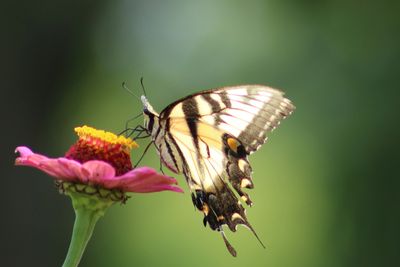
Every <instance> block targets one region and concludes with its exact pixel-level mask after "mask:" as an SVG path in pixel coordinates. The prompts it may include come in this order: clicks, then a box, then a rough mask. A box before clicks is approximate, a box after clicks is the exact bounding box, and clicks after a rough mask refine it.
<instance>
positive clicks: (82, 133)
mask: <svg viewBox="0 0 400 267" xmlns="http://www.w3.org/2000/svg"><path fill="white" fill-rule="evenodd" d="M74 130H75V132H76V134H77V135H78V136H79V138H83V139H85V138H87V137H93V138H98V139H100V140H102V141H105V142H107V143H110V144H118V145H122V146H125V147H126V148H129V149H132V148H136V147H139V145H138V144H137V143H136V142H135V141H133V140H132V139H131V138H127V137H125V136H122V135H119V136H117V135H116V134H113V133H111V132H106V131H103V130H97V129H95V128H92V127H89V126H86V125H84V126H82V127H76V128H75V129H74Z"/></svg>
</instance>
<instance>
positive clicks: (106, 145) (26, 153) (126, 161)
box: [15, 126, 183, 200]
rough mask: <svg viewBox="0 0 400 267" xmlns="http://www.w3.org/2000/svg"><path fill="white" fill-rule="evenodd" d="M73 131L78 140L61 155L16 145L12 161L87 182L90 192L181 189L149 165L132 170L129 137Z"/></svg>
mask: <svg viewBox="0 0 400 267" xmlns="http://www.w3.org/2000/svg"><path fill="white" fill-rule="evenodd" d="M75 131H76V132H77V133H78V135H79V140H78V141H77V142H76V143H75V144H74V145H73V146H72V147H71V148H70V149H69V151H68V152H67V153H66V156H65V157H59V158H49V157H46V156H43V155H40V154H36V153H34V152H32V151H31V150H30V149H29V148H27V147H25V146H19V147H17V148H16V152H18V153H19V154H20V156H19V157H18V158H17V159H16V160H15V164H16V165H19V166H30V167H34V168H37V169H39V170H41V171H43V172H45V173H47V174H49V175H50V176H52V177H53V178H55V179H56V180H58V181H61V182H62V183H65V182H66V183H71V184H82V185H88V186H90V188H92V189H91V190H92V191H93V189H94V191H95V190H96V189H108V190H112V191H120V193H122V194H124V193H125V192H135V193H150V192H159V191H164V190H169V191H174V192H183V191H182V189H181V188H179V187H177V186H176V184H177V181H176V180H175V179H174V178H171V177H168V176H165V175H161V174H158V173H157V172H156V171H155V170H154V169H151V168H149V167H140V168H136V169H132V164H131V161H130V155H129V153H130V149H131V148H133V147H136V146H137V144H136V143H135V142H134V141H132V140H131V139H129V138H125V137H122V136H116V135H114V134H112V133H109V132H104V131H101V130H96V129H93V128H90V127H87V126H84V127H77V128H75ZM82 188H84V187H82ZM63 189H64V188H63ZM75 190H77V189H76V188H75ZM82 190H83V189H82ZM78 191H79V190H78ZM83 191H84V190H83ZM84 192H86V191H84ZM125 199H126V198H125ZM119 200H122V199H119Z"/></svg>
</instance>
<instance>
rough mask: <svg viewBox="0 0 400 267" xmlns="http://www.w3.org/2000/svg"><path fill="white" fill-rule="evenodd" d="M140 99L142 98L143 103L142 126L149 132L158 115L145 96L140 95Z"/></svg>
mask: <svg viewBox="0 0 400 267" xmlns="http://www.w3.org/2000/svg"><path fill="white" fill-rule="evenodd" d="M140 100H142V104H143V115H144V127H145V128H147V129H148V130H149V132H151V131H152V129H153V126H154V121H155V118H157V117H158V113H157V112H156V111H155V110H154V108H153V107H152V106H151V105H150V103H149V101H148V100H147V98H146V96H144V95H142V96H141V97H140Z"/></svg>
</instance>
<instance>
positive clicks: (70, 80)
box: [0, 0, 400, 267]
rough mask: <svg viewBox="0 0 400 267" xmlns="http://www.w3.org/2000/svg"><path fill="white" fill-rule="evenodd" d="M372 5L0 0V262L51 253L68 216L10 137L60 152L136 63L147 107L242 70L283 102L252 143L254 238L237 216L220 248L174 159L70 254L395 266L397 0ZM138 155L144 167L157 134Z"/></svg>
mask: <svg viewBox="0 0 400 267" xmlns="http://www.w3.org/2000/svg"><path fill="white" fill-rule="evenodd" d="M379 3H380V4H376V1H362V2H359V1H333V0H332V1H329V0H326V1H277V0H275V1H161V0H160V1H144V0H142V1H76V0H69V1H40V2H37V1H15V2H12V3H11V2H10V3H5V2H4V3H3V5H2V6H3V8H2V12H3V13H4V14H3V15H2V16H0V20H1V28H2V31H1V32H2V41H1V42H0V53H1V63H0V67H1V75H2V78H1V90H2V91H1V98H0V101H1V103H0V111H1V112H0V114H1V125H2V129H3V130H2V131H1V132H2V138H1V141H0V151H1V157H0V159H1V160H0V164H1V169H0V171H1V178H2V186H1V191H2V193H1V203H2V209H1V213H0V214H1V215H0V216H1V220H0V222H1V228H0V229H1V230H0V231H1V242H0V253H1V255H0V258H1V262H2V266H61V264H62V262H63V260H64V257H65V255H66V252H67V249H68V245H69V241H70V235H71V231H72V226H73V221H74V213H73V209H72V207H71V203H70V200H69V199H68V198H67V197H64V196H62V195H60V194H58V192H57V190H56V189H55V187H54V185H53V181H52V179H51V178H49V177H47V176H46V175H44V174H43V173H41V172H39V171H37V170H34V169H29V168H22V167H21V168H16V167H14V166H13V164H14V159H15V155H14V154H13V151H14V149H15V147H16V146H18V145H28V146H29V147H31V148H32V149H33V150H34V151H37V152H40V153H43V154H46V155H49V156H53V157H56V156H60V155H63V153H64V152H65V151H66V150H67V149H68V148H69V146H70V145H71V144H72V143H73V142H74V141H75V140H76V137H75V134H74V132H73V128H74V127H75V126H78V125H84V124H87V125H90V126H94V127H96V128H100V129H106V130H110V131H113V132H120V131H121V130H123V128H124V125H125V122H126V121H127V120H128V119H129V118H132V117H133V116H135V115H137V114H138V113H139V112H140V110H141V103H140V102H139V100H138V99H136V98H135V97H133V96H132V95H130V94H129V93H128V92H127V91H125V90H124V89H122V87H121V83H122V82H123V81H125V82H127V84H128V87H129V88H130V89H131V90H132V91H134V92H135V93H136V94H141V87H140V82H139V80H140V77H142V76H144V83H145V87H146V90H147V94H148V98H149V99H150V101H151V103H152V104H153V106H154V107H155V108H156V109H157V110H158V111H161V110H162V109H163V108H164V107H165V106H167V105H168V104H169V103H170V102H172V101H174V100H176V99H178V98H180V97H183V96H186V95H188V94H191V93H194V92H197V91H199V90H203V89H208V88H215V87H220V86H226V85H236V84H249V83H258V84H266V85H270V86H272V87H275V88H279V89H282V90H284V91H285V92H286V94H287V96H288V97H289V98H290V99H291V100H292V101H293V102H294V103H295V105H296V106H297V110H296V111H295V112H294V114H293V115H292V116H291V117H289V118H288V119H287V120H285V121H284V122H283V123H282V124H281V126H280V127H279V128H278V129H277V130H276V131H274V132H273V133H272V134H271V135H270V139H269V141H268V143H267V144H266V145H265V146H264V147H263V148H262V149H261V150H260V151H258V152H257V153H255V154H253V155H252V156H251V162H252V165H253V169H254V177H253V178H254V182H255V189H253V190H251V192H250V195H251V197H252V199H253V201H254V202H255V205H254V207H252V208H249V209H248V211H247V214H248V218H249V220H250V222H251V223H252V224H253V226H254V228H255V229H256V231H257V232H258V234H259V236H260V237H261V239H262V240H263V241H264V243H265V244H266V246H267V248H266V249H263V248H262V247H261V246H260V245H259V243H258V242H257V240H256V239H255V238H254V236H253V235H252V234H251V233H250V232H249V231H248V230H246V229H245V228H242V227H240V228H239V229H238V232H236V233H234V234H233V233H230V232H229V233H227V235H228V238H229V240H230V241H231V243H232V244H233V245H234V247H235V248H236V249H237V251H238V257H237V258H232V257H231V256H230V254H229V253H228V252H227V250H226V248H225V246H224V244H223V241H222V239H221V237H220V235H219V234H218V233H216V232H213V231H211V230H210V229H209V228H204V227H203V225H202V215H201V214H200V213H199V212H197V211H194V208H193V205H192V203H191V199H190V194H189V192H188V189H187V186H186V184H185V182H184V178H183V176H182V175H180V176H176V178H178V180H179V182H180V185H181V186H182V187H183V188H184V189H185V191H186V193H185V194H173V193H170V192H163V193H159V194H148V195H134V196H132V198H131V199H130V200H129V201H128V202H127V204H126V205H124V206H121V205H115V206H114V207H112V208H111V209H110V210H109V212H108V213H107V214H106V216H105V217H103V218H102V219H101V220H100V221H99V223H98V225H97V227H96V229H95V232H94V236H93V238H92V240H91V241H90V243H89V245H88V248H87V251H86V253H85V255H84V257H83V260H82V262H81V265H80V266H82V267H83V266H98V267H105V266H121V267H125V266H191V267H196V266H202V267H203V266H232V267H233V266H245V265H246V266H274V267H279V266H296V267H301V266H307V267H311V266H352V267H353V266H395V265H398V264H399V263H400V253H399V252H400V250H399V238H400V230H399V225H400V215H399V214H400V213H399V203H400V196H399V195H400V194H399V186H400V182H399V174H398V173H399V172H398V169H397V167H396V165H397V164H398V153H399V152H398V151H399V136H400V133H399V123H398V122H399V119H398V117H397V115H398V114H399V111H398V107H399V104H398V102H399V101H398V98H399V96H400V91H399V86H398V78H399V67H398V61H399V59H400V57H399V56H400V55H399V54H400V49H399V47H400V42H399V41H400V40H399V39H400V35H399V26H400V25H399V24H400V23H399V22H400V19H399V13H398V11H399V8H400V5H399V4H398V3H395V4H393V3H394V2H393V3H392V4H386V3H385V1H381V2H379ZM141 123H142V121H141V119H139V120H137V121H136V122H135V123H133V124H141ZM141 144H142V148H141V149H140V150H138V151H134V155H132V157H133V159H134V160H137V158H138V157H139V155H140V154H141V152H142V150H143V147H144V145H146V144H147V143H146V142H141ZM142 164H143V165H148V166H152V167H154V168H156V169H157V168H158V164H159V160H158V158H157V156H156V152H155V150H154V149H152V150H150V151H149V152H148V154H147V155H146V157H145V159H144V160H143V162H142ZM396 173H397V174H396ZM169 174H171V173H169Z"/></svg>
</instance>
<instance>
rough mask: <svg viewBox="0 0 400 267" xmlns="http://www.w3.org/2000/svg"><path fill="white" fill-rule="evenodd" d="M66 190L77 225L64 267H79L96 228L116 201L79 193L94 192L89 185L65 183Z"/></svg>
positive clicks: (105, 191)
mask: <svg viewBox="0 0 400 267" xmlns="http://www.w3.org/2000/svg"><path fill="white" fill-rule="evenodd" d="M64 189H65V194H67V195H69V196H70V197H71V200H72V206H73V207H74V210H75V224H74V230H73V232H72V238H71V243H70V245H69V249H68V254H67V257H66V258H65V261H64V264H63V266H62V267H77V266H78V264H79V262H80V261H81V258H82V255H83V253H84V252H85V248H86V245H87V243H88V242H89V240H90V237H91V236H92V233H93V230H94V226H95V225H96V223H97V221H98V220H99V218H100V217H101V216H103V215H104V213H105V212H106V210H107V209H108V208H109V207H110V206H111V205H112V204H114V203H115V201H114V200H112V199H111V198H103V197H99V196H98V195H93V194H88V193H82V192H78V191H77V190H86V191H89V192H92V191H93V190H94V189H93V188H92V187H90V186H87V185H77V184H76V185H74V184H70V183H64ZM98 190H99V192H100V191H101V189H98ZM103 191H104V192H103ZM103 191H101V192H103V193H107V194H108V193H109V191H107V190H105V189H103ZM107 194H106V195H107Z"/></svg>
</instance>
